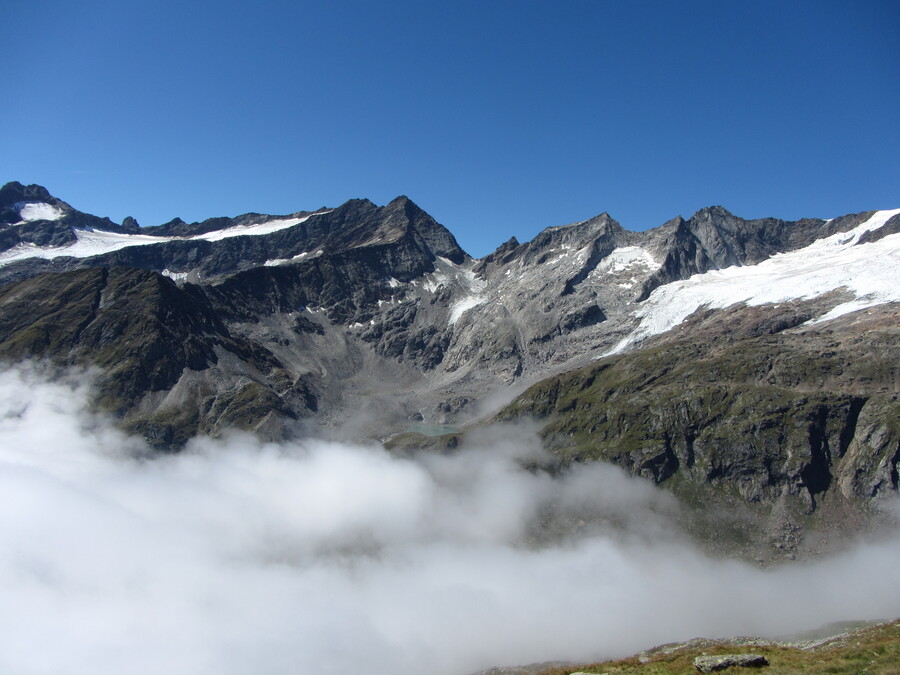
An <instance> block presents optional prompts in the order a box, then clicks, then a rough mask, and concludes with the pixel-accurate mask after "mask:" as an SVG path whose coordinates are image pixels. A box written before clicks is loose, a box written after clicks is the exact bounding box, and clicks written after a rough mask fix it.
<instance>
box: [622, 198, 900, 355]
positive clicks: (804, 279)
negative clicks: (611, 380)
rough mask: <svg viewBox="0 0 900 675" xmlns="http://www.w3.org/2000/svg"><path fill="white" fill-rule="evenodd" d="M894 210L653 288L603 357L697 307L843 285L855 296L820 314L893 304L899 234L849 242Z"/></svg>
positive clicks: (898, 288)
mask: <svg viewBox="0 0 900 675" xmlns="http://www.w3.org/2000/svg"><path fill="white" fill-rule="evenodd" d="M897 214H900V209H894V210H892V211H877V212H876V213H875V214H874V215H873V216H872V217H871V218H869V220H867V221H866V222H864V223H862V224H861V225H859V226H857V227H856V228H855V229H853V230H851V231H849V232H840V233H838V234H835V235H832V236H830V237H827V238H825V239H820V240H818V241H816V242H813V243H812V244H811V245H809V246H807V247H806V248H803V249H800V250H798V251H791V252H789V253H781V254H778V255H775V256H773V257H771V258H769V259H768V260H764V261H763V262H761V263H759V264H758V265H749V266H746V267H728V268H726V269H723V270H714V271H710V272H706V273H705V274H697V275H694V276H692V277H691V278H690V279H686V280H683V281H676V282H673V283H670V284H666V285H665V286H660V287H659V288H657V289H656V290H655V291H653V293H652V294H651V295H650V297H649V298H648V299H647V300H646V301H645V302H644V303H643V304H642V306H641V308H640V309H639V310H638V312H637V317H638V318H639V319H640V325H639V326H638V328H637V329H636V330H635V331H634V332H633V333H631V335H629V336H628V337H627V338H625V339H624V340H622V341H621V342H620V343H619V344H617V345H616V346H615V347H614V348H613V349H612V350H610V352H608V353H609V354H615V353H618V352H620V351H622V350H623V349H625V348H626V347H628V345H630V344H633V343H635V342H638V341H640V340H642V339H644V338H646V337H649V336H651V335H657V334H659V333H664V332H665V331H667V330H669V329H670V328H673V327H674V326H677V325H678V324H679V323H681V322H682V321H684V320H685V319H686V318H687V317H688V316H689V315H690V314H692V313H693V312H694V311H696V310H697V309H699V308H701V307H709V308H715V309H718V308H725V307H729V306H731V305H734V304H737V303H746V304H747V305H762V304H765V303H774V302H785V301H788V300H799V299H804V298H814V297H818V296H820V295H823V294H825V293H828V292H829V291H833V290H836V289H839V288H843V289H846V290H848V291H849V292H851V293H852V294H853V295H854V296H855V299H854V300H851V301H848V302H845V303H843V304H841V305H839V306H837V307H835V308H834V309H833V310H832V311H831V312H829V313H828V315H827V317H823V318H829V319H830V318H835V317H837V316H840V315H842V314H846V313H848V312H852V311H855V310H857V309H863V308H865V307H871V306H873V305H878V304H881V303H885V302H893V301H900V284H898V283H897V277H898V274H900V234H893V235H889V236H887V237H884V238H883V239H881V240H879V241H877V242H873V243H868V244H863V245H856V244H857V242H858V241H859V239H860V237H862V236H863V234H865V233H866V232H868V231H870V230H877V229H878V228H880V227H882V226H883V225H884V224H885V223H886V222H887V221H888V220H889V219H890V218H892V217H893V216H895V215H897Z"/></svg>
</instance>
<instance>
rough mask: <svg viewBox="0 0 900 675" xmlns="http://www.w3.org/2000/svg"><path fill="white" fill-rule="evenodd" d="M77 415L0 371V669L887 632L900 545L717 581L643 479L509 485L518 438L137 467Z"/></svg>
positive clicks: (420, 668)
mask: <svg viewBox="0 0 900 675" xmlns="http://www.w3.org/2000/svg"><path fill="white" fill-rule="evenodd" d="M84 399H85V392H84V389H83V388H81V387H79V386H77V385H74V384H72V383H67V382H60V381H56V382H50V381H47V380H46V379H45V378H42V377H40V376H39V375H37V374H35V373H34V372H33V371H32V370H29V369H27V368H17V369H11V370H7V371H6V372H4V373H2V374H0V495H2V499H3V508H2V509H0V542H2V544H0V597H2V598H3V601H2V602H0V672H10V673H12V672H14V673H60V672H66V673H70V674H75V675H78V674H81V673H85V674H87V673H91V674H94V673H97V672H116V673H135V674H143V673H147V674H150V673H153V674H154V675H155V674H157V673H160V672H178V673H197V674H200V673H203V674H205V673H215V674H216V675H228V674H232V673H233V674H244V673H251V672H258V673H267V674H269V673H272V674H276V673H292V674H295V673H323V674H327V673H346V672H353V671H362V670H364V671H365V672H367V673H375V674H377V673H385V674H387V673H390V674H392V675H397V674H399V675H403V674H406V673H410V674H412V673H421V672H429V673H436V674H438V675H443V674H447V675H464V674H465V673H470V672H473V671H476V670H478V669H481V668H487V667H490V666H494V665H509V664H515V663H528V662H534V661H544V660H552V659H572V660H592V659H598V658H602V657H611V656H619V655H624V654H628V653H632V652H634V651H637V650H639V649H641V648H644V647H648V646H651V645H653V644H657V643H662V642H666V641H672V640H679V639H686V638H690V637H694V636H698V635H705V636H716V635H728V634H778V633H784V632H788V631H793V630H800V629H806V628H812V627H815V626H818V625H821V624H823V623H826V622H828V621H836V620H843V619H857V618H882V617H884V618H887V617H894V616H898V615H900V590H898V589H900V567H898V566H897V565H896V560H898V559H900V538H894V539H892V540H889V541H884V542H882V543H880V544H870V545H867V546H862V547H859V548H857V549H856V550H854V551H852V552H850V553H848V554H845V555H842V556H840V557H835V558H831V559H827V560H822V561H820V562H818V563H816V564H813V565H796V566H792V567H787V568H782V569H778V570H770V571H761V570H758V569H755V568H753V567H750V566H747V565H743V564H741V563H737V562H733V561H721V560H713V559H710V558H708V557H705V556H704V555H703V554H702V553H700V552H698V551H697V550H694V549H693V548H692V547H691V546H690V545H688V544H687V543H686V542H685V541H684V540H683V538H681V537H679V536H678V528H677V526H676V525H675V523H676V522H677V507H676V505H675V504H674V503H673V502H672V501H671V500H670V499H669V498H668V496H667V495H666V493H664V492H661V491H659V490H656V489H655V488H653V487H651V486H649V485H647V484H646V483H644V482H640V481H635V480H633V479H630V478H628V477H627V476H625V475H623V474H622V473H620V472H619V471H617V470H615V469H613V468H611V467H607V466H602V465H593V466H584V467H580V468H579V469H578V470H576V471H573V472H571V473H569V474H567V475H565V476H563V477H559V478H551V477H549V476H548V475H546V474H543V473H540V472H529V471H526V470H524V469H522V468H521V464H522V462H520V461H519V460H521V459H523V458H528V457H530V456H535V455H538V454H539V453H540V450H539V449H538V445H537V443H536V440H535V438H534V436H533V435H532V434H530V433H528V432H527V431H523V430H518V431H517V430H512V429H495V430H489V431H487V432H484V434H483V437H482V438H481V439H480V440H479V443H477V446H478V447H477V448H473V449H471V450H468V451H466V452H461V453H459V454H458V455H456V456H453V457H429V458H424V459H420V460H409V459H398V458H394V457H391V456H390V455H388V454H386V453H385V452H384V451H382V450H381V449H380V448H376V447H364V446H353V445H347V444H337V443H331V442H326V441H317V440H311V441H307V442H303V443H299V444H295V445H273V444H265V443H261V442H259V441H257V440H255V439H253V438H250V437H246V436H238V435H235V436H232V437H230V438H227V439H223V440H215V441H213V440H208V439H205V440H198V441H196V442H194V443H193V444H192V445H191V446H190V447H189V448H188V450H187V451H186V452H184V453H183V454H181V455H178V456H165V457H157V458H151V457H149V455H148V451H147V449H146V448H145V447H144V446H143V445H142V443H141V442H140V441H138V440H136V439H134V438H129V437H126V436H124V435H123V434H121V433H120V432H118V431H117V430H115V428H114V427H113V426H112V425H110V424H109V423H108V421H106V420H104V419H102V418H98V417H95V416H92V415H88V414H86V413H85V412H84ZM549 524H552V527H549ZM548 527H549V529H548Z"/></svg>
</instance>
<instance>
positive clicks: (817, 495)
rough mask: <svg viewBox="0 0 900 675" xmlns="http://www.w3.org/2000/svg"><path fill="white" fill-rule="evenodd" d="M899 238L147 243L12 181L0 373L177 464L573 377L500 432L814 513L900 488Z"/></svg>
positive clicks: (155, 231)
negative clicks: (535, 425) (200, 442)
mask: <svg viewBox="0 0 900 675" xmlns="http://www.w3.org/2000/svg"><path fill="white" fill-rule="evenodd" d="M898 223H900V211H889V212H887V211H883V212H866V213H860V214H851V215H847V216H843V217H840V218H836V219H833V220H830V221H822V220H817V219H806V220H800V221H796V222H786V221H781V220H776V219H760V220H744V219H741V218H738V217H737V216H734V215H732V214H730V213H729V212H728V211H726V210H725V209H723V208H721V207H710V208H706V209H702V210H701V211H699V212H697V213H696V214H694V215H693V216H691V217H690V218H688V219H684V218H681V217H678V218H675V219H673V220H671V221H669V222H667V223H665V224H664V225H662V226H660V227H658V228H655V229H653V230H649V231H646V232H631V231H628V230H625V229H624V228H622V227H621V226H620V225H619V224H618V223H617V222H616V221H615V220H613V219H612V217H610V216H609V215H608V214H605V213H604V214H601V215H600V216H597V217H595V218H592V219H590V220H587V221H584V222H581V223H575V224H572V225H565V226H555V227H549V228H547V229H546V230H544V231H543V232H542V233H540V234H539V235H538V236H537V237H535V238H534V239H533V240H532V241H530V242H526V243H519V242H518V241H516V240H515V239H512V240H510V241H508V242H506V243H505V244H503V245H502V246H500V247H499V248H498V249H497V250H496V251H495V252H494V253H492V254H491V255H488V256H486V257H485V258H483V259H481V260H473V259H472V258H470V257H469V256H468V255H467V254H466V253H465V252H464V251H463V250H462V249H461V248H460V247H459V246H458V244H457V242H456V241H455V239H454V237H453V235H452V234H451V233H450V232H449V231H448V230H447V229H446V228H444V227H443V226H441V225H440V224H438V223H437V222H435V221H434V219H432V218H431V217H430V216H429V215H428V214H427V213H425V212H424V211H423V210H422V209H420V208H419V207H418V206H416V205H415V204H414V203H413V202H412V201H410V200H409V199H408V198H406V197H398V198H397V199H395V200H394V201H392V202H391V203H390V204H388V205H386V206H382V207H379V206H376V205H375V204H372V203H371V202H369V201H368V200H351V201H349V202H347V203H346V204H343V205H341V206H339V207H336V208H333V209H327V208H322V209H318V210H316V211H299V212H296V213H293V214H288V215H282V216H270V215H261V214H245V215H243V216H239V217H237V218H214V219H210V220H207V221H204V222H202V223H192V224H188V223H184V222H183V221H180V220H178V219H176V220H174V221H171V222H170V223H167V224H165V225H161V226H158V227H149V228H139V227H138V226H137V223H135V222H134V220H133V219H126V222H124V223H123V224H121V225H117V224H115V223H112V222H111V221H109V220H108V219H103V218H98V217H96V216H92V215H90V214H84V213H81V212H79V211H77V210H76V209H74V208H73V207H72V206H70V205H69V204H67V203H65V202H63V201H62V200H59V199H57V198H55V197H53V196H52V195H51V194H50V193H49V192H48V191H47V190H45V189H44V188H42V187H40V186H34V185H31V186H23V185H20V184H18V183H9V184H7V185H6V186H4V187H3V188H2V189H0V355H2V356H6V357H8V358H13V359H20V358H33V357H38V358H42V359H50V360H52V361H53V362H55V363H57V364H62V365H66V366H68V365H80V366H89V367H94V368H96V377H97V378H98V382H99V386H98V392H100V393H99V394H98V403H99V404H100V405H102V406H103V407H104V408H106V409H108V410H111V411H114V412H115V413H116V414H117V415H120V416H121V417H122V419H123V421H124V423H125V424H126V425H127V426H129V427H130V428H133V429H135V430H138V431H140V432H142V433H144V434H145V435H147V436H148V437H150V438H151V439H152V440H153V442H154V443H155V444H156V445H158V446H159V447H164V448H177V447H178V446H179V445H180V444H181V443H183V442H184V440H186V439H187V438H189V437H190V436H191V435H194V434H196V433H211V434H216V433H219V432H220V431H221V430H222V429H225V428H228V427H231V426H238V427H241V428H246V429H255V430H257V431H259V432H260V433H263V434H265V435H269V436H271V437H283V436H285V435H288V434H291V433H304V426H303V425H304V424H318V425H325V426H328V427H331V428H334V429H336V428H341V429H344V430H347V433H350V434H352V435H354V436H366V437H376V438H378V437H383V436H386V435H388V434H390V433H393V432H397V431H402V430H403V429H404V428H405V427H407V426H408V425H409V424H410V423H411V422H423V421H424V422H426V423H432V424H460V423H464V422H466V421H469V420H472V419H474V418H476V417H478V416H479V415H481V414H483V413H484V412H485V410H486V407H485V406H486V405H487V404H486V403H485V402H486V401H488V402H489V401H494V402H496V401H497V400H499V399H497V398H495V397H496V396H503V395H505V394H504V392H512V391H516V390H517V389H516V388H518V390H519V391H521V390H523V389H524V386H525V385H526V384H528V383H533V382H536V381H539V380H541V379H542V378H546V377H551V376H558V377H554V378H553V379H551V380H547V381H545V382H542V383H541V384H539V385H537V386H536V387H535V388H533V389H531V390H530V391H529V392H528V393H527V394H525V395H524V397H522V398H520V399H518V400H517V401H516V402H515V403H514V404H513V406H512V407H510V408H508V409H506V411H504V412H503V413H502V415H501V416H502V417H505V418H513V417H521V416H525V415H528V416H537V417H539V418H541V419H542V420H543V423H544V436H545V438H546V440H547V444H548V447H550V448H551V449H553V451H554V452H556V453H557V455H558V456H559V457H560V458H562V459H563V460H564V461H581V460H585V459H598V458H602V459H606V460H610V461H614V462H617V463H619V464H620V465H622V466H625V467H626V468H628V469H629V470H631V471H632V472H633V473H636V474H639V475H644V476H646V477H648V478H651V479H653V480H655V481H656V482H658V483H663V484H667V485H670V486H673V489H674V488H676V487H678V486H681V487H680V488H679V489H681V491H682V492H683V493H684V494H696V495H700V496H699V497H697V499H701V500H703V499H707V498H708V499H713V498H716V499H718V498H723V499H724V497H722V495H723V494H724V492H723V490H725V488H727V490H731V491H733V494H734V495H735V496H736V497H737V498H739V499H740V500H741V501H743V502H746V503H749V504H754V503H764V504H766V505H768V506H767V508H768V507H772V506H773V505H777V504H782V505H783V509H782V510H783V511H791V512H792V513H793V512H797V513H801V514H802V513H809V512H812V511H814V510H816V509H818V511H819V512H821V510H822V508H823V504H825V503H826V502H828V503H830V501H829V500H831V501H834V503H835V507H834V508H835V509H838V508H839V505H838V501H839V500H838V498H837V497H836V496H835V497H834V498H832V495H841V498H842V499H845V500H849V501H851V502H853V503H854V504H859V503H864V502H865V503H868V501H870V500H871V499H872V498H875V497H878V496H880V495H883V494H887V493H893V492H896V489H897V478H896V476H897V462H898V459H900V454H898V453H900V451H898V445H897V443H898V434H897V428H896V419H897V418H898V414H897V413H898V408H897V393H898V392H897V382H898V378H900V375H898V372H897V367H896V364H897V363H898V362H900V359H898V358H897V357H898V353H897V335H896V332H895V329H894V328H893V327H894V326H895V325H896V317H897V307H898V305H897V304H896V302H897V301H900V296H898V295H897V291H896V290H895V288H894V286H895V285H894V284H892V283H891V279H893V276H892V275H896V273H897V271H898V269H900V262H898V256H900V254H898V251H900V241H898V236H900V235H898V234H897V229H898V227H900V225H898ZM895 296H896V297H895ZM892 301H893V302H894V304H890V303H891V302H892ZM867 307H871V308H873V309H869V310H867V311H869V312H871V313H869V314H858V313H857V314H852V311H853V310H859V309H861V308H867ZM703 308H705V310H704V309H703ZM688 317H690V318H689V320H687V321H686V319H688ZM817 317H818V318H821V319H833V320H831V321H826V322H824V323H817V324H812V325H808V322H809V321H811V320H813V319H816V318H817ZM671 329H674V330H673V332H670V333H669V334H668V335H666V336H663V337H660V335H661V334H663V333H665V332H666V331H669V330H671ZM615 354H621V355H620V356H614V355H615ZM600 357H605V358H602V359H601V360H597V359H598V358H600ZM579 368H580V370H578V369H579ZM562 373H566V374H564V375H561V374H562ZM698 486H700V488H698ZM701 488H702V489H701ZM727 490H726V491H727ZM729 494H731V493H729ZM704 495H706V496H704ZM779 508H781V507H779ZM764 515H765V517H769V516H771V511H766V514H764ZM783 521H784V522H785V523H787V525H785V527H788V525H789V524H790V522H793V521H791V518H785V519H783ZM769 529H771V528H769ZM788 529H789V528H788Z"/></svg>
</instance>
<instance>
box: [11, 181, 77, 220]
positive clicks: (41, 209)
mask: <svg viewBox="0 0 900 675" xmlns="http://www.w3.org/2000/svg"><path fill="white" fill-rule="evenodd" d="M71 211H73V209H72V207H71V206H69V205H68V204H66V203H65V202H64V201H62V200H60V199H57V198H56V197H54V196H53V195H51V194H50V192H49V190H47V188H45V187H44V186H43V185H34V184H32V185H23V184H22V183H19V182H18V181H12V182H9V183H7V184H6V185H4V186H3V187H2V188H0V223H10V224H12V223H19V222H22V221H23V220H24V221H36V220H57V219H59V218H60V217H62V216H63V215H64V214H66V213H68V212H71Z"/></svg>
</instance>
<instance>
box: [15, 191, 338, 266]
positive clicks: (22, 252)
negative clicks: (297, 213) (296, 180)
mask: <svg viewBox="0 0 900 675" xmlns="http://www.w3.org/2000/svg"><path fill="white" fill-rule="evenodd" d="M26 206H41V205H39V204H38V205H36V204H28V205H26ZM43 206H47V207H50V208H55V207H52V206H50V205H49V204H43ZM24 208H25V207H23V211H22V212H20V213H24ZM322 213H328V211H322V212H320V213H313V214H311V215H309V216H305V217H303V218H279V219H277V220H270V221H268V222H265V223H254V224H250V225H236V226H234V227H229V228H226V229H224V230H216V231H213V232H205V233H203V234H196V235H193V236H190V237H174V236H170V237H154V236H151V235H147V234H120V233H117V232H107V231H105V230H73V231H74V233H75V236H76V237H77V239H78V241H76V242H75V243H73V244H70V245H68V246H58V247H48V248H43V247H40V246H36V245H34V244H28V243H25V244H19V245H18V246H14V247H13V248H11V249H9V250H8V251H4V252H3V253H0V265H6V264H9V263H11V262H15V261H17V260H25V259H27V258H44V259H47V260H50V259H52V258H59V257H62V256H66V257H72V258H88V257H91V256H95V255H103V254H105V253H112V252H113V251H118V250H120V249H123V248H129V247H131V246H148V245H151V244H160V243H164V242H168V241H195V240H203V241H221V240H222V239H228V238H231V237H244V236H259V235H263V234H271V233H273V232H278V231H279V230H284V229H287V228H289V227H294V226H295V225H299V224H300V223H303V222H305V221H307V220H308V219H310V218H312V217H313V216H317V215H321V214H322ZM23 217H24V216H23ZM57 217H59V216H57Z"/></svg>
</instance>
